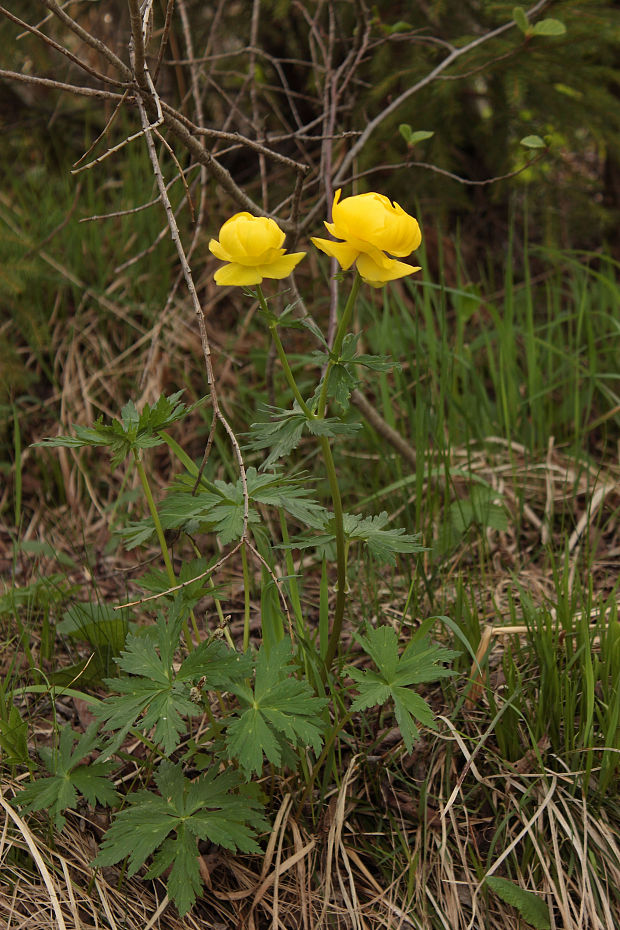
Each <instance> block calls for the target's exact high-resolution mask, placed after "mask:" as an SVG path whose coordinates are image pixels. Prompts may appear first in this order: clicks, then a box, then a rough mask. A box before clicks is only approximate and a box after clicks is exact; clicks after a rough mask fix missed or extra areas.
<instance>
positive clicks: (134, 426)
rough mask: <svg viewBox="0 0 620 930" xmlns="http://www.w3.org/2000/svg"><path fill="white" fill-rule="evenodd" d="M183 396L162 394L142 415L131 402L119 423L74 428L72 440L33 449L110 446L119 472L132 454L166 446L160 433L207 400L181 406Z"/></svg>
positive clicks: (53, 440) (43, 443)
mask: <svg viewBox="0 0 620 930" xmlns="http://www.w3.org/2000/svg"><path fill="white" fill-rule="evenodd" d="M182 393H183V392H182V391H177V392H176V393H175V394H171V395H170V396H169V397H166V396H165V395H164V394H162V395H161V397H159V399H158V400H157V401H156V403H155V404H153V406H152V407H151V406H149V405H148V404H145V405H144V409H143V410H142V413H140V414H139V413H138V411H137V409H136V406H135V404H134V403H133V401H131V400H130V401H129V402H128V403H127V404H125V406H124V407H123V409H122V411H121V419H120V420H113V421H112V422H111V423H109V424H106V423H104V422H103V418H102V417H100V418H99V419H98V420H97V421H96V422H95V424H94V425H93V426H90V427H86V426H79V425H76V426H74V427H73V431H74V435H73V436H55V437H53V438H51V439H43V440H41V441H40V442H35V443H33V445H35V446H50V447H54V446H67V447H69V448H79V447H81V446H108V447H109V448H110V451H111V454H112V457H111V465H112V467H113V468H116V467H117V466H118V465H120V463H121V462H122V461H123V459H125V458H126V457H127V456H128V455H129V454H130V453H131V452H132V451H135V450H137V449H148V448H151V447H153V446H158V445H160V444H161V443H162V442H164V440H163V439H162V437H161V436H160V435H159V433H160V431H161V430H165V429H167V427H168V426H170V425H171V424H172V423H176V422H177V420H181V419H183V417H185V416H187V414H188V413H190V412H191V411H192V410H194V409H195V408H196V407H197V406H198V404H200V403H202V401H203V400H204V398H201V399H200V400H199V401H196V403H195V404H192V405H191V407H187V406H186V405H185V404H183V403H180V402H179V398H180V397H181V394H182Z"/></svg>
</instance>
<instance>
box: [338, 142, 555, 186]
mask: <svg viewBox="0 0 620 930" xmlns="http://www.w3.org/2000/svg"><path fill="white" fill-rule="evenodd" d="M546 154H547V149H546V148H545V149H543V150H542V151H540V152H539V153H538V155H535V156H534V158H531V159H530V160H529V161H528V162H526V163H525V164H524V165H521V167H520V168H515V170H514V171H509V172H508V173H507V174H499V175H497V176H496V177H494V178H484V179H483V180H481V181H472V180H471V179H470V178H463V177H461V175H459V174H454V172H452V171H448V170H447V169H446V168H439V167H438V166H437V165H433V164H431V163H430V162H427V161H401V162H395V163H393V164H387V165H375V166H374V167H373V168H367V169H366V170H365V171H358V172H357V174H352V175H350V176H349V177H348V178H345V180H344V181H343V182H342V183H343V185H345V184H350V183H351V182H352V181H357V180H358V178H364V177H366V176H367V175H369V174H375V172H377V171H395V170H396V169H398V168H424V169H425V170H426V171H434V172H435V174H441V175H443V177H445V178H451V180H453V181H458V183H459V184H465V185H466V186H468V187H485V186H486V185H487V184H496V183H497V182H498V181H507V180H508V179H509V178H516V177H517V175H519V174H521V173H522V172H523V171H526V170H527V168H531V167H532V165H535V164H536V162H537V161H540V159H541V158H542V157H543V156H544V155H546Z"/></svg>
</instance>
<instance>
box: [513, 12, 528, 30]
mask: <svg viewBox="0 0 620 930" xmlns="http://www.w3.org/2000/svg"><path fill="white" fill-rule="evenodd" d="M512 18H513V19H514V21H515V23H516V24H517V26H518V27H519V29H520V30H521V32H522V33H523V35H528V33H529V30H530V24H529V23H528V21H527V16H526V15H525V12H524V10H523V7H520V6H515V7H514V8H513V10H512Z"/></svg>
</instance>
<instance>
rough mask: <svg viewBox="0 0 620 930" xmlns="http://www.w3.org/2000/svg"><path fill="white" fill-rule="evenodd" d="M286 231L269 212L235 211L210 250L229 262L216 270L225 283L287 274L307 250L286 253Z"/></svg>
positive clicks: (217, 279) (218, 279) (218, 281)
mask: <svg viewBox="0 0 620 930" xmlns="http://www.w3.org/2000/svg"><path fill="white" fill-rule="evenodd" d="M283 242H284V233H283V232H282V230H281V229H280V227H279V226H278V224H277V223H276V222H275V220H270V219H268V218H267V217H265V216H252V214H251V213H235V215H234V216H231V218H230V219H229V220H227V221H226V222H225V223H224V225H223V226H222V228H221V229H220V238H219V240H218V239H211V241H210V242H209V250H210V251H211V252H212V253H213V255H215V257H216V258H219V259H221V260H222V261H223V262H227V263H228V264H226V265H224V267H223V268H218V270H217V271H216V272H215V283H216V284H221V285H230V284H234V285H249V284H260V283H261V281H262V280H263V278H277V279H280V278H286V277H287V276H288V275H289V274H290V273H291V272H292V270H293V268H294V267H295V265H296V264H297V263H298V262H300V261H301V260H302V258H303V257H304V255H305V254H306V253H305V252H291V254H290V255H286V254H285V253H286V249H283V248H282V243H283Z"/></svg>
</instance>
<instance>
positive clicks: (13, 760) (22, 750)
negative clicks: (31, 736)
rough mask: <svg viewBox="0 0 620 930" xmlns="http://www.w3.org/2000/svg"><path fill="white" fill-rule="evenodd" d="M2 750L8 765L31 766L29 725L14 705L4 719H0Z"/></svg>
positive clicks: (0, 745)
mask: <svg viewBox="0 0 620 930" xmlns="http://www.w3.org/2000/svg"><path fill="white" fill-rule="evenodd" d="M0 749H2V761H3V762H4V763H5V764H6V765H26V766H30V758H29V752H28V724H27V723H26V721H25V720H22V717H21V714H20V712H19V710H18V709H17V707H15V705H14V704H11V706H10V708H9V712H8V714H7V716H6V717H5V718H4V719H0Z"/></svg>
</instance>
